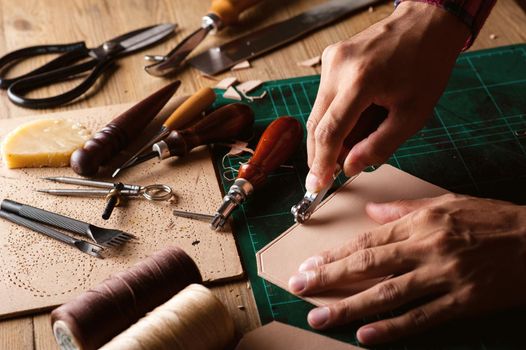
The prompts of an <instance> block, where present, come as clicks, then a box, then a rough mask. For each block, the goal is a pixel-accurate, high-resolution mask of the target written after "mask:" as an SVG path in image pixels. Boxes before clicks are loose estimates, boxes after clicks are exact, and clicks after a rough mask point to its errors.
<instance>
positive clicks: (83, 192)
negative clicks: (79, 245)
mask: <svg viewBox="0 0 526 350" xmlns="http://www.w3.org/2000/svg"><path fill="white" fill-rule="evenodd" d="M45 180H48V181H53V182H58V183H63V184H69V185H79V186H91V187H95V188H100V189H95V188H93V189H75V188H71V189H52V190H38V192H41V193H47V194H52V195H55V196H74V197H107V196H108V195H111V193H112V192H114V190H115V189H118V191H119V193H118V195H119V197H120V196H122V197H143V198H145V199H147V200H149V201H167V200H170V199H171V198H172V196H173V190H172V188H171V187H170V186H168V185H160V184H155V185H147V186H141V185H131V184H123V183H113V182H106V181H96V180H86V179H81V178H76V177H65V176H59V177H46V178H45Z"/></svg>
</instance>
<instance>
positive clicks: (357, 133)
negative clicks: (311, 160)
mask: <svg viewBox="0 0 526 350" xmlns="http://www.w3.org/2000/svg"><path fill="white" fill-rule="evenodd" d="M388 113H389V112H388V111H387V109H385V108H383V107H380V106H378V105H375V104H372V105H370V106H369V107H368V108H367V109H366V110H365V111H363V113H362V114H361V115H360V119H358V121H357V122H356V125H355V126H354V128H353V129H352V131H351V133H350V134H349V135H347V137H346V138H345V140H344V141H343V146H342V149H341V151H340V154H339V155H338V164H337V168H336V171H335V173H334V175H333V180H332V181H331V183H329V184H328V185H327V186H325V188H323V189H322V190H321V191H319V192H309V191H307V192H306V193H305V195H304V196H303V198H302V199H301V201H300V202H299V203H298V204H296V205H295V206H293V207H292V208H291V209H290V212H291V213H292V215H293V216H294V220H295V221H296V222H299V223H304V222H305V221H307V220H309V218H310V216H311V215H312V213H313V212H314V210H315V209H316V207H317V206H318V204H320V203H321V201H322V200H323V198H324V197H325V195H326V194H327V192H328V191H329V189H330V188H331V187H332V184H333V182H334V179H336V177H338V175H339V174H340V173H341V169H342V167H343V163H344V161H345V158H346V157H347V155H348V154H349V152H350V151H351V149H352V148H353V147H354V146H355V145H356V144H357V143H359V142H360V141H362V140H363V139H365V138H367V136H369V135H370V134H372V133H373V132H374V131H376V129H378V127H379V126H380V124H382V122H383V121H384V120H385V118H387V114H388Z"/></svg>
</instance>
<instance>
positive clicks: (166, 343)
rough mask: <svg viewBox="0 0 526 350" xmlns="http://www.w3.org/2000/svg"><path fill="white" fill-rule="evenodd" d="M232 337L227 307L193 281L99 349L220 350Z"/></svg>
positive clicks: (232, 323) (230, 318)
mask: <svg viewBox="0 0 526 350" xmlns="http://www.w3.org/2000/svg"><path fill="white" fill-rule="evenodd" d="M233 339H234V321H233V320H232V317H231V316H230V314H229V313H228V311H227V309H226V307H225V306H224V305H223V304H222V303H221V302H220V301H219V300H218V299H217V298H216V297H215V296H214V294H212V292H211V291H210V290H209V289H207V288H206V287H203V286H202V285H200V284H192V285H189V286H188V287H186V288H185V289H183V290H182V291H181V292H179V294H177V295H175V296H174V297H173V298H171V299H170V300H168V301H167V302H166V303H164V304H163V305H161V306H159V307H157V308H156V309H155V310H153V311H152V312H150V313H149V314H148V315H146V316H145V317H143V318H141V319H140V320H139V321H138V322H137V323H136V324H134V325H133V326H131V327H130V328H128V329H127V330H125V331H124V332H123V333H121V334H119V335H118V336H116V337H115V338H113V340H111V341H110V342H109V343H108V344H106V345H104V346H103V347H102V348H101V349H100V350H120V349H126V350H187V349H192V350H216V349H217V350H220V349H224V348H225V347H226V346H227V345H230V344H231V343H232V340H233Z"/></svg>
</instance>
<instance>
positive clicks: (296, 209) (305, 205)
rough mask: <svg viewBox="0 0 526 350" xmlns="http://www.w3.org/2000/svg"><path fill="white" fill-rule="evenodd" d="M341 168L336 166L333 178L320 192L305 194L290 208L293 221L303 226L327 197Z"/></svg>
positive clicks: (354, 177) (352, 179)
mask: <svg viewBox="0 0 526 350" xmlns="http://www.w3.org/2000/svg"><path fill="white" fill-rule="evenodd" d="M340 173H341V168H340V167H339V166H338V168H337V169H336V171H335V173H334V175H333V178H332V180H331V182H330V183H329V184H328V185H327V186H325V187H324V188H323V189H322V190H320V191H319V192H309V191H307V192H305V195H304V196H303V198H302V199H301V201H299V202H298V204H296V205H294V206H293V207H292V208H290V212H291V214H292V216H294V221H295V222H297V223H299V224H303V223H305V222H306V221H308V220H309V219H310V217H311V215H312V213H314V211H315V210H316V208H317V207H318V205H320V203H321V202H322V201H323V199H324V198H325V196H326V195H327V192H329V190H330V189H331V188H332V185H333V184H334V180H335V179H336V178H337V177H338V176H339V175H340ZM356 177H358V175H355V176H353V177H352V178H351V179H349V181H354V179H356Z"/></svg>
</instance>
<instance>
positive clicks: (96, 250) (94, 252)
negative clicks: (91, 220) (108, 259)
mask: <svg viewBox="0 0 526 350" xmlns="http://www.w3.org/2000/svg"><path fill="white" fill-rule="evenodd" d="M75 246H76V247H77V248H78V249H79V250H81V251H83V252H84V253H86V254H89V255H91V256H94V257H96V258H99V259H104V257H103V256H102V255H101V254H100V253H101V252H102V250H103V248H102V247H99V246H98V245H95V244H91V243H89V242H86V241H83V240H80V239H79V240H77V241H76V242H75Z"/></svg>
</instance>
